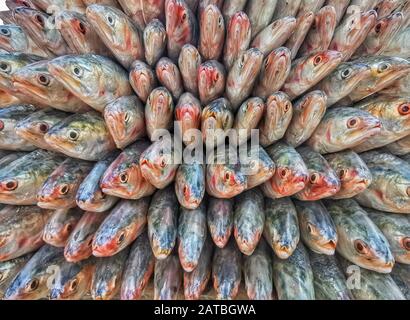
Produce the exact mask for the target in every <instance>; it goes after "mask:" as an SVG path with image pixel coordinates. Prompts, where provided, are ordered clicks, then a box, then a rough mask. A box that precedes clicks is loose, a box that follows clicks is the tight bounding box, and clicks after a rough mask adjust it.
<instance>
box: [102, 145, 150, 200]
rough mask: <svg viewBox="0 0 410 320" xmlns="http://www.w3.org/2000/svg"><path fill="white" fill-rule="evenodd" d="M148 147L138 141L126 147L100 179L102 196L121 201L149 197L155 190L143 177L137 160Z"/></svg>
mask: <svg viewBox="0 0 410 320" xmlns="http://www.w3.org/2000/svg"><path fill="white" fill-rule="evenodd" d="M148 146H149V143H148V142H147V141H144V140H139V141H137V142H135V143H133V144H132V145H130V146H128V147H127V148H125V149H124V151H123V152H121V153H120V154H119V155H118V156H117V157H116V158H115V160H113V161H112V162H111V164H110V165H109V166H108V167H107V169H106V170H105V172H104V174H103V175H102V177H101V181H100V188H101V190H102V192H103V193H104V194H107V195H110V196H114V197H119V198H123V199H133V200H136V199H140V198H143V197H146V196H150V195H152V194H153V193H154V191H155V188H154V186H153V185H151V184H150V183H149V182H148V181H147V180H146V179H145V178H144V177H143V176H142V172H141V166H140V163H139V160H140V159H141V154H142V153H143V152H144V150H146V149H147V148H148Z"/></svg>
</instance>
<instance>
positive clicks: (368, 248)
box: [325, 199, 394, 273]
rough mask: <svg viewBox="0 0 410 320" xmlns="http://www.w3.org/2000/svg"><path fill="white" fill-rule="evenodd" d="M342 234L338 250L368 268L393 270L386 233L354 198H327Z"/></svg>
mask: <svg viewBox="0 0 410 320" xmlns="http://www.w3.org/2000/svg"><path fill="white" fill-rule="evenodd" d="M325 205H326V208H327V210H328V212H329V213H330V215H331V217H332V219H333V222H334V224H335V226H336V231H337V234H338V236H339V240H338V244H337V247H336V251H337V253H339V254H340V255H341V256H343V257H344V258H345V259H348V260H349V261H350V262H352V263H354V264H356V265H358V266H360V267H362V268H366V269H368V270H373V271H376V272H379V273H390V272H391V270H392V268H393V265H394V258H393V255H392V253H391V251H390V247H389V243H388V242H387V239H386V237H385V236H384V235H383V233H382V232H381V231H380V230H379V228H377V226H376V225H375V224H374V223H373V222H372V220H370V218H369V217H368V215H367V213H366V211H364V210H363V209H362V208H361V207H360V206H359V205H358V203H357V202H356V201H354V200H352V199H343V200H332V201H331V200H327V201H326V202H325Z"/></svg>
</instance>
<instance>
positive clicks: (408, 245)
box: [0, 237, 410, 279]
mask: <svg viewBox="0 0 410 320" xmlns="http://www.w3.org/2000/svg"><path fill="white" fill-rule="evenodd" d="M403 248H404V249H406V250H407V251H410V238H409V237H407V238H404V239H403ZM0 279H1V278H0Z"/></svg>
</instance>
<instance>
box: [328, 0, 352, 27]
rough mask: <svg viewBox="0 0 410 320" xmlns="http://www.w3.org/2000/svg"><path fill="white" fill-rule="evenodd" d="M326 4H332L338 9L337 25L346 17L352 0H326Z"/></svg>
mask: <svg viewBox="0 0 410 320" xmlns="http://www.w3.org/2000/svg"><path fill="white" fill-rule="evenodd" d="M326 5H328V6H332V7H334V8H335V10H336V25H339V23H340V20H342V18H343V17H344V15H345V13H346V10H347V9H348V7H349V5H350V0H326Z"/></svg>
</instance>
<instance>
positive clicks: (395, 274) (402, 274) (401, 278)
mask: <svg viewBox="0 0 410 320" xmlns="http://www.w3.org/2000/svg"><path fill="white" fill-rule="evenodd" d="M409 271H410V267H409V265H406V264H400V263H397V264H396V265H395V266H394V268H393V271H392V272H391V274H390V276H391V277H392V278H393V280H394V282H395V283H396V285H397V286H398V287H399V289H400V290H401V292H402V293H403V295H404V297H405V298H406V299H407V300H408V299H409V298H410V281H409V277H408V274H409Z"/></svg>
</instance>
